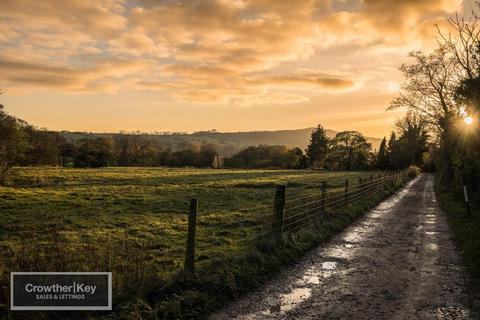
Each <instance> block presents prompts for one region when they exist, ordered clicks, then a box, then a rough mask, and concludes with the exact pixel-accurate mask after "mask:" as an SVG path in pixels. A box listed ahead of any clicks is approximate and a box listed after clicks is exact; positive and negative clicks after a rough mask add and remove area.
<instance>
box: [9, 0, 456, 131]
mask: <svg viewBox="0 0 480 320" xmlns="http://www.w3.org/2000/svg"><path fill="white" fill-rule="evenodd" d="M458 10H462V1H461V0H422V1H418V0H402V1H397V0H297V1H276V0H163V1H162V0H132V1H128V0H66V1H56V0H42V1H36V0H21V1H15V0H2V1H0V21H1V22H0V72H1V73H2V77H1V79H0V87H1V88H3V89H4V91H6V92H12V93H18V94H25V93H29V94H35V92H37V91H45V90H54V91H56V92H73V93H83V92H85V93H97V94H101V93H107V94H110V93H116V94H118V93H121V92H126V91H132V92H148V93H152V92H157V93H158V94H161V96H162V99H168V101H170V102H171V103H189V104H197V103H199V104H204V103H213V104H218V105H223V106H226V105H231V106H233V107H235V106H255V105H269V104H295V103H297V104H305V103H306V104H308V103H313V102H312V101H318V99H319V97H324V98H325V99H329V97H332V96H334V95H339V94H342V95H350V96H351V97H352V99H354V98H353V97H354V96H355V95H356V96H365V95H368V94H369V93H370V94H372V93H375V94H379V93H381V94H387V95H388V94H392V92H393V90H394V89H395V88H396V87H398V79H399V77H398V72H397V71H396V70H397V69H398V66H399V65H400V64H401V63H402V62H403V61H405V56H406V53H407V52H408V51H409V50H413V49H427V50H428V49H429V48H431V46H432V45H433V44H434V40H433V38H434V35H435V32H436V31H435V28H434V25H435V24H439V25H445V18H446V17H448V16H450V15H452V14H453V13H454V12H456V11H458ZM375 114H377V113H375ZM279 126H281V125H280V124H279Z"/></svg>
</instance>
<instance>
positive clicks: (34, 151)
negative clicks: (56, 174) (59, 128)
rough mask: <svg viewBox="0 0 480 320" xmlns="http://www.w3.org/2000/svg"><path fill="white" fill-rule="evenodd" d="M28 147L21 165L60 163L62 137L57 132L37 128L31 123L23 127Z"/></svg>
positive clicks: (54, 164)
mask: <svg viewBox="0 0 480 320" xmlns="http://www.w3.org/2000/svg"><path fill="white" fill-rule="evenodd" d="M24 130H25V136H26V139H27V143H28V148H27V150H26V151H25V156H24V158H23V160H22V165H27V166H41V165H51V166H58V165H59V164H60V158H61V153H60V152H61V150H60V144H61V143H62V142H61V141H63V139H61V138H60V137H59V134H58V132H53V131H47V130H38V129H36V128H34V127H33V126H31V125H27V126H25V128H24Z"/></svg>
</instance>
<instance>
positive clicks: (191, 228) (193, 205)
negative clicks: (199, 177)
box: [184, 198, 198, 274]
mask: <svg viewBox="0 0 480 320" xmlns="http://www.w3.org/2000/svg"><path fill="white" fill-rule="evenodd" d="M197 213H198V201H197V199H196V198H193V199H190V211H189V212H188V233H187V250H186V253H185V266H184V268H185V272H186V273H188V274H194V273H195V232H196V227H197Z"/></svg>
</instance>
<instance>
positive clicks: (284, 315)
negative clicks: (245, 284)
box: [211, 174, 470, 319]
mask: <svg viewBox="0 0 480 320" xmlns="http://www.w3.org/2000/svg"><path fill="white" fill-rule="evenodd" d="M467 305H468V299H467V296H466V293H465V283H464V275H463V270H462V268H461V267H460V264H459V258H458V255H457V253H456V252H455V249H454V245H453V243H452V241H451V235H450V232H449V230H448V226H447V223H446V218H445V216H444V214H443V213H442V212H441V211H440V210H439V208H438V205H437V203H436V200H435V194H434V191H433V176H432V175H428V174H423V175H422V176H420V177H418V178H417V179H415V180H413V181H411V182H410V183H409V184H408V185H407V186H406V187H405V188H403V189H402V190H400V191H399V192H397V193H396V194H395V195H393V196H392V197H390V198H389V199H387V200H385V201H384V202H382V203H381V204H380V205H379V206H377V207H376V208H375V209H373V210H371V211H370V212H369V213H368V214H367V215H366V216H365V217H364V218H363V219H362V220H361V221H359V222H358V223H357V224H355V225H353V226H351V227H349V228H348V229H347V230H346V231H345V232H343V233H342V234H339V235H338V236H337V237H335V238H334V239H332V241H330V242H329V243H327V244H325V245H324V246H322V247H319V248H318V249H316V250H314V251H313V252H311V253H310V254H309V255H307V256H306V257H305V258H304V259H303V260H302V261H301V262H300V263H299V264H298V265H296V266H295V267H293V268H291V269H289V270H286V271H284V272H282V273H281V274H280V275H279V276H278V277H276V278H275V279H274V280H273V281H271V282H269V283H268V284H267V285H266V286H265V287H264V288H262V289H261V290H259V291H257V292H254V293H252V294H250V295H249V296H247V297H245V298H244V299H242V300H240V301H237V302H235V303H233V304H232V305H231V306H229V307H228V308H226V309H224V310H222V311H221V312H219V313H216V314H214V315H213V316H212V317H211V318H212V319H470V316H469V311H468V307H467Z"/></svg>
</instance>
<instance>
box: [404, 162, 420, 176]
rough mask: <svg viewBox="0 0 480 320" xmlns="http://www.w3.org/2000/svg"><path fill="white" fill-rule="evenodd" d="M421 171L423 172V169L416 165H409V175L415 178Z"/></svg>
mask: <svg viewBox="0 0 480 320" xmlns="http://www.w3.org/2000/svg"><path fill="white" fill-rule="evenodd" d="M420 173H422V170H421V169H420V168H419V167H417V166H415V165H412V166H410V167H408V169H407V175H408V177H409V178H415V177H416V176H418V175H419V174H420Z"/></svg>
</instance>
